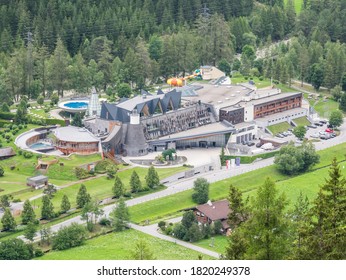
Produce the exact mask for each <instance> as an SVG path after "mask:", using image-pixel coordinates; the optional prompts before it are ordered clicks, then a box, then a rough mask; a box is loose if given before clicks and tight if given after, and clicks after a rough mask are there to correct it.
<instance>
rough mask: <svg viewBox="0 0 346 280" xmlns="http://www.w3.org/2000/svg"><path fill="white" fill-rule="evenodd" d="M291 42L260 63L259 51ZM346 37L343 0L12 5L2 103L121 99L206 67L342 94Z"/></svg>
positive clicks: (106, 0) (0, 11) (76, 0)
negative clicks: (72, 95) (68, 96)
mask: <svg viewBox="0 0 346 280" xmlns="http://www.w3.org/2000/svg"><path fill="white" fill-rule="evenodd" d="M284 2H285V3H286V4H284ZM291 37H296V38H297V39H295V40H293V42H294V43H293V44H292V45H288V46H284V45H282V46H280V49H276V50H274V53H273V54H271V53H267V54H266V57H268V58H269V59H267V58H264V59H263V58H260V59H259V58H256V55H255V51H256V49H257V48H259V47H263V46H266V45H268V44H270V43H271V42H272V41H278V40H282V39H287V38H291ZM345 40H346V3H345V1H343V0H333V1H332V0H322V1H321V0H305V1H303V7H302V10H301V12H300V14H299V15H297V14H296V12H295V9H294V3H293V1H292V0H287V1H283V0H261V1H254V0H223V1H220V0H210V1H203V0H177V1H171V0H116V1H114V0H99V1H94V0H70V1H67V0H48V1H46V0H37V1H24V0H21V1H16V0H2V1H1V8H0V98H1V100H2V101H5V102H7V103H9V104H10V103H11V102H13V101H16V100H18V99H19V98H20V96H21V95H27V96H28V97H29V98H37V97H38V96H39V95H40V94H43V95H46V93H48V94H51V93H52V92H53V91H58V92H59V94H60V95H63V91H64V90H67V89H75V90H76V91H77V92H81V93H83V92H86V91H87V90H88V89H89V88H90V87H91V86H96V88H97V89H104V90H106V91H107V92H108V93H109V94H110V95H112V94H114V93H116V91H117V85H119V84H121V83H129V84H130V85H131V86H132V88H137V89H140V88H144V87H146V86H147V85H148V84H150V83H151V82H157V81H159V80H160V79H161V80H164V79H165V78H167V77H169V76H173V75H184V73H185V72H191V71H193V70H194V69H196V68H198V67H199V66H200V65H206V64H212V65H217V66H219V67H220V68H221V69H222V70H223V71H225V72H229V71H230V70H231V69H232V70H240V71H241V73H242V74H243V75H245V76H254V75H256V76H266V77H273V76H274V78H275V79H276V80H280V81H281V82H284V83H285V82H289V80H290V79H291V78H294V77H297V78H302V79H305V80H308V81H311V82H312V80H313V76H314V77H315V78H316V77H318V80H321V81H322V82H321V84H322V85H325V86H327V87H328V88H333V87H335V86H336V85H339V84H340V85H342V77H344V72H345V67H344V66H343V65H345V53H346V52H345V45H344V44H343V43H344V42H345ZM291 46H293V50H292V47H291ZM236 53H242V54H243V55H242V59H241V60H237V59H235V56H234V55H235V54H236ZM335 65H337V67H335ZM331 68H333V69H331ZM328 75H329V76H332V77H328ZM326 76H327V78H326ZM321 77H322V78H321ZM316 79H317V78H316ZM345 86H346V85H345Z"/></svg>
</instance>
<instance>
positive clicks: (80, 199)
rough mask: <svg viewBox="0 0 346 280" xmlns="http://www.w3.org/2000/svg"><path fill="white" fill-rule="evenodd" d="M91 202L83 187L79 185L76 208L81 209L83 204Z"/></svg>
mask: <svg viewBox="0 0 346 280" xmlns="http://www.w3.org/2000/svg"><path fill="white" fill-rule="evenodd" d="M90 201H91V196H90V194H89V193H88V191H87V189H86V187H85V185H83V184H81V186H80V188H79V191H78V194H77V208H83V207H84V205H85V204H87V203H88V202H90Z"/></svg>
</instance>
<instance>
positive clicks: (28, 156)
mask: <svg viewBox="0 0 346 280" xmlns="http://www.w3.org/2000/svg"><path fill="white" fill-rule="evenodd" d="M33 155H34V154H33V153H32V152H28V151H24V152H23V157H24V158H32V157H33Z"/></svg>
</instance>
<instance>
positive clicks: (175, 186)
mask: <svg viewBox="0 0 346 280" xmlns="http://www.w3.org/2000/svg"><path fill="white" fill-rule="evenodd" d="M324 128H325V126H324V127H323V129H324ZM318 130H322V127H318V128H316V129H310V130H309V133H311V132H315V131H318ZM340 131H341V133H340V135H339V136H338V137H335V138H332V139H329V140H321V141H320V142H315V143H314V144H315V147H316V150H322V149H326V148H329V147H332V146H335V145H338V144H341V143H343V142H346V119H344V123H343V125H342V126H341V127H340ZM273 163H274V158H268V159H264V160H260V161H257V162H254V163H252V164H243V165H241V166H237V167H234V168H232V169H231V170H226V169H220V170H214V171H210V172H207V173H203V174H201V175H197V176H194V177H191V178H188V179H183V180H181V181H179V182H175V183H170V184H167V189H165V190H162V191H160V192H157V193H152V194H148V195H145V196H141V197H137V198H134V199H130V200H127V201H126V204H127V206H133V205H137V204H140V203H144V202H147V201H149V200H154V199H158V198H161V197H165V196H169V195H172V194H175V193H178V192H182V191H185V190H188V189H191V188H193V182H194V181H195V180H196V179H197V178H199V177H202V178H205V179H207V180H208V182H210V183H213V182H217V181H220V180H224V179H227V178H231V177H234V176H237V175H240V174H243V173H246V172H250V171H253V170H256V169H260V168H263V167H266V166H269V165H272V164H273ZM113 208H114V205H108V206H105V207H104V208H103V209H104V213H105V215H106V216H108V215H109V213H110V212H111V211H112V210H113ZM71 223H84V221H82V220H81V218H80V216H78V217H74V218H71V219H69V220H66V221H64V222H61V223H59V224H56V225H53V226H52V227H51V230H52V232H56V231H58V230H59V229H60V228H61V227H63V226H68V225H70V224H71ZM155 226H156V225H155ZM132 227H133V228H135V229H138V230H141V231H143V232H146V233H149V234H151V235H154V234H153V231H152V230H150V229H149V228H148V229H146V228H147V227H148V226H146V227H141V226H137V225H133V224H132ZM154 236H156V237H158V238H161V239H165V240H169V241H176V242H177V244H180V245H182V246H185V247H189V248H190V249H193V250H198V251H200V249H202V248H200V247H197V246H194V245H192V244H190V243H186V242H181V241H180V240H179V241H178V240H176V239H174V238H172V237H168V236H165V235H162V234H159V233H157V232H156V234H155V235H154ZM19 238H22V239H23V240H25V238H24V236H20V237H19ZM39 239H40V236H39V235H38V236H36V238H35V240H39ZM187 245H189V246H187ZM190 245H192V246H190ZM196 247H197V248H196ZM203 250H205V249H203ZM207 251H209V250H206V251H205V252H203V253H205V254H208V255H210V256H212V257H215V254H216V253H215V252H212V251H209V252H207ZM200 252H201V251H200Z"/></svg>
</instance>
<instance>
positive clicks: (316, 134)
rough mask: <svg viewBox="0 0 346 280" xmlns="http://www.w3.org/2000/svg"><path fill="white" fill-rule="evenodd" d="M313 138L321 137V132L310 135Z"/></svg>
mask: <svg viewBox="0 0 346 280" xmlns="http://www.w3.org/2000/svg"><path fill="white" fill-rule="evenodd" d="M310 137H311V138H319V137H320V134H319V133H314V134H312V135H310Z"/></svg>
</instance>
